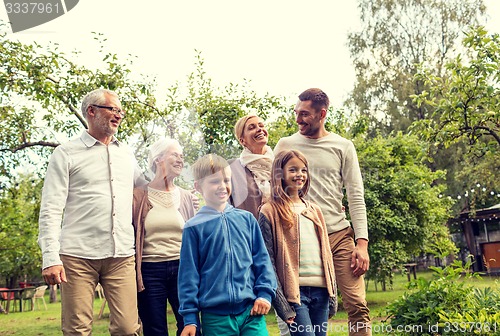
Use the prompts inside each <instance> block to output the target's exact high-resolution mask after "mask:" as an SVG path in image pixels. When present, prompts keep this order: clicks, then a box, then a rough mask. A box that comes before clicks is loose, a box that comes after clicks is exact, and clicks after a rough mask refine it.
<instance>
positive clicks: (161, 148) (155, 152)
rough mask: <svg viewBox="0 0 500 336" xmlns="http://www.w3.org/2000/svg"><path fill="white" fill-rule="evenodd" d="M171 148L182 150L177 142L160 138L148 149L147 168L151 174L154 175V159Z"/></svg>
mask: <svg viewBox="0 0 500 336" xmlns="http://www.w3.org/2000/svg"><path fill="white" fill-rule="evenodd" d="M173 146H178V147H180V148H181V149H182V147H181V145H180V143H179V141H177V140H175V139H171V138H161V139H159V140H157V141H156V142H155V143H153V144H152V145H151V146H150V147H149V155H148V166H149V169H151V171H152V172H153V173H156V159H157V158H158V157H160V156H161V155H162V154H163V153H164V152H165V151H167V150H168V149H170V148H171V147H173Z"/></svg>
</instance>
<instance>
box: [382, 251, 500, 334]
mask: <svg viewBox="0 0 500 336" xmlns="http://www.w3.org/2000/svg"><path fill="white" fill-rule="evenodd" d="M470 265H471V263H470V262H467V263H466V264H465V265H462V263H461V262H460V261H458V260H457V261H455V262H454V263H452V264H451V265H449V266H447V267H444V268H438V267H430V268H431V269H432V270H433V271H434V274H433V277H432V279H430V280H425V279H418V280H414V281H412V282H411V283H410V285H409V287H408V288H409V289H413V290H414V291H412V292H409V293H405V294H404V295H403V296H402V297H401V298H399V299H398V300H396V301H394V302H392V303H391V304H390V305H389V306H388V307H387V316H388V318H387V319H388V320H389V324H390V325H391V326H392V327H393V328H394V329H396V328H397V327H398V326H422V327H421V328H420V329H418V330H419V332H418V333H407V335H454V334H456V335H476V334H477V335H483V334H482V333H480V332H483V331H484V330H486V329H488V331H487V333H485V335H486V334H487V335H500V330H499V329H500V313H498V312H499V310H500V294H499V292H498V291H496V290H493V289H491V288H486V289H484V290H483V291H481V290H479V289H475V288H473V287H472V286H470V285H466V284H465V283H464V282H463V281H461V280H463V279H467V278H476V277H477V278H480V277H479V275H478V274H473V273H470V272H469V271H468V270H469V268H470ZM473 322H474V323H476V324H474V325H473ZM464 329H467V330H470V332H469V331H467V332H464ZM415 330H417V329H415ZM426 332H427V333H426ZM496 332H498V334H497V333H496Z"/></svg>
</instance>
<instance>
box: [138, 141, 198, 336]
mask: <svg viewBox="0 0 500 336" xmlns="http://www.w3.org/2000/svg"><path fill="white" fill-rule="evenodd" d="M149 167H150V169H151V170H152V172H153V173H154V174H155V175H154V178H153V180H152V181H151V182H150V183H149V184H148V185H147V186H145V187H142V188H137V189H135V190H134V202H133V225H134V228H135V232H136V244H135V246H136V271H137V290H138V292H139V293H138V296H137V297H138V309H139V317H140V318H141V320H142V324H143V330H144V335H145V336H148V335H162V336H163V335H168V327H167V315H166V314H167V313H166V312H167V300H168V302H169V303H170V306H171V307H172V311H173V313H174V315H175V319H176V321H177V335H180V334H181V331H182V329H183V328H184V321H183V318H182V316H181V315H180V314H179V313H178V309H179V299H178V295H177V274H178V269H179V258H180V248H181V238H182V229H183V227H184V223H185V222H186V221H187V220H188V219H189V218H191V217H192V216H194V213H195V208H194V205H193V201H192V195H191V193H190V192H189V191H187V190H184V189H182V188H180V187H178V186H176V185H175V184H174V180H175V178H176V177H178V176H179V175H180V174H181V171H182V169H183V167H184V159H183V155H182V148H181V146H180V145H179V143H178V142H177V141H176V140H173V139H160V140H158V141H157V142H155V143H154V144H153V145H152V146H151V147H150V151H149Z"/></svg>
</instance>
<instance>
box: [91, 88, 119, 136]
mask: <svg viewBox="0 0 500 336" xmlns="http://www.w3.org/2000/svg"><path fill="white" fill-rule="evenodd" d="M99 105H103V106H111V107H117V108H119V109H121V104H120V101H119V100H118V97H116V96H113V95H110V94H107V93H105V94H104V100H103V101H102V102H99ZM87 116H88V118H87V121H88V126H89V134H90V135H92V136H93V137H94V138H96V139H97V140H99V141H101V142H102V143H104V144H108V143H109V142H110V141H111V139H112V137H113V135H115V134H116V132H117V131H118V127H119V126H120V124H121V122H122V116H121V115H120V114H119V113H116V114H115V113H113V112H112V111H109V110H107V109H104V108H99V107H96V106H92V105H90V106H89V107H88V110H87Z"/></svg>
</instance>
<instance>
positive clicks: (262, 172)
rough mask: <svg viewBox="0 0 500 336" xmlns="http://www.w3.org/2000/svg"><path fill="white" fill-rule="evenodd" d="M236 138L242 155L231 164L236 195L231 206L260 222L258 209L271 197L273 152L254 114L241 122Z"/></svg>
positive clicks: (262, 125)
mask: <svg viewBox="0 0 500 336" xmlns="http://www.w3.org/2000/svg"><path fill="white" fill-rule="evenodd" d="M234 134H235V136H236V139H238V141H239V143H240V144H241V145H242V146H243V151H242V152H241V154H240V157H239V158H238V159H235V160H233V161H232V162H231V171H232V177H231V182H232V186H233V191H232V194H231V198H230V199H229V202H230V203H231V204H232V205H233V206H235V207H237V208H240V209H243V210H247V211H250V212H251V213H252V214H253V215H254V216H255V218H256V219H258V216H259V208H260V206H261V205H262V204H263V203H265V202H266V200H267V199H268V198H269V195H270V185H269V181H270V179H271V166H272V163H273V160H274V155H273V150H272V149H271V147H269V146H268V145H267V138H268V134H267V130H266V127H265V126H264V121H263V120H262V118H260V117H258V116H256V115H254V114H249V115H246V116H244V117H242V118H240V119H239V120H238V121H237V122H236V125H235V126H234Z"/></svg>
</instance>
